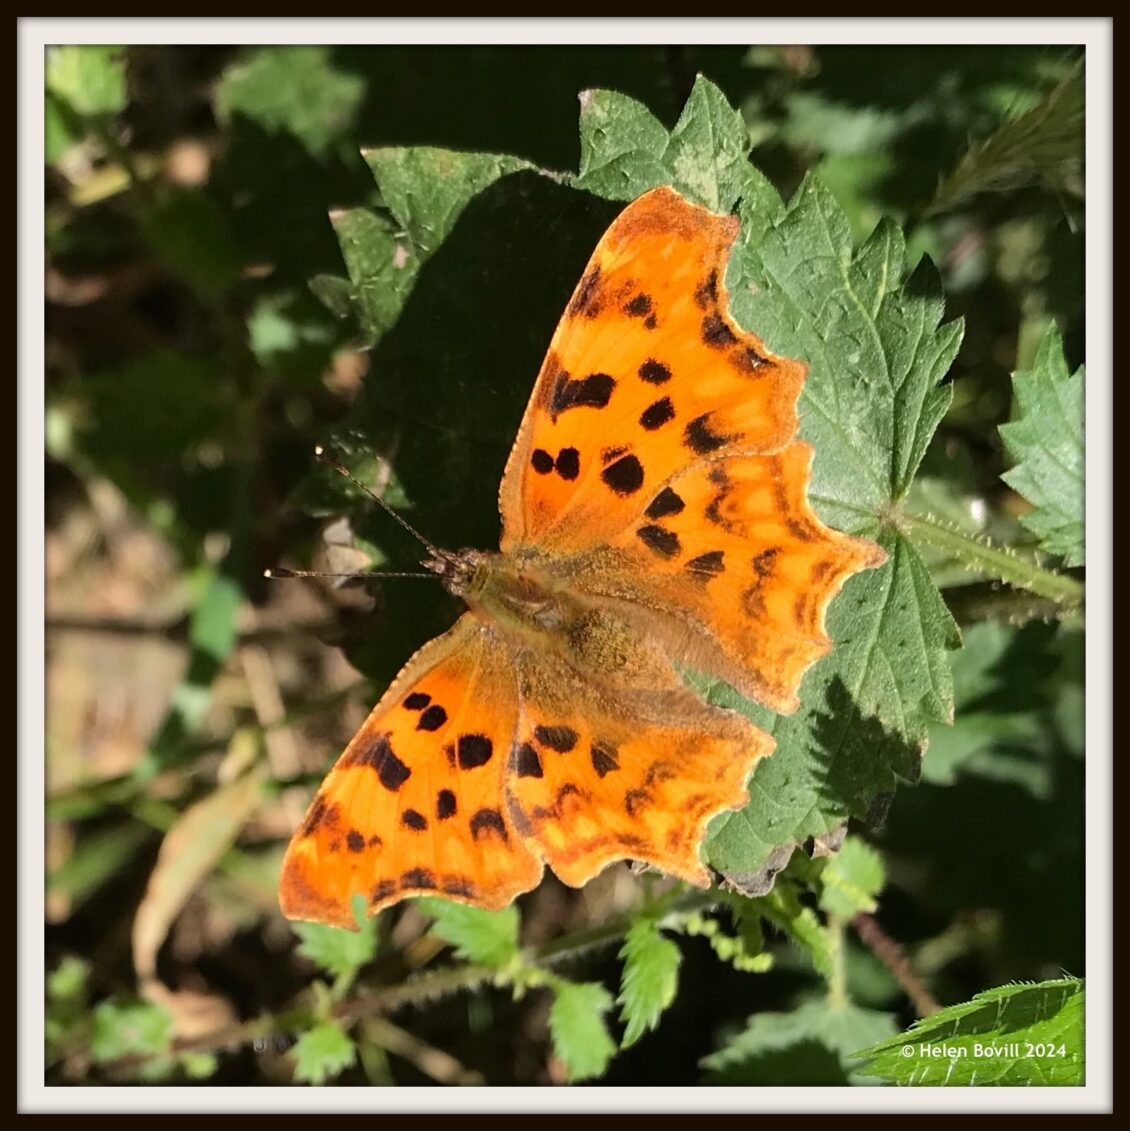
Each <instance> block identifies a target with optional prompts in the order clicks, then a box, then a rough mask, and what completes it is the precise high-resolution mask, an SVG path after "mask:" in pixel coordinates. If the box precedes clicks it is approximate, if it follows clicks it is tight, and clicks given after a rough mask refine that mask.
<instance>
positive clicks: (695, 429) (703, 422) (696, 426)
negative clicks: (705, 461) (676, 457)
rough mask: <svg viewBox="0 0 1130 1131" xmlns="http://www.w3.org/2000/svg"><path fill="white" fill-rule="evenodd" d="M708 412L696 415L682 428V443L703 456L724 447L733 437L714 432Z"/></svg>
mask: <svg viewBox="0 0 1130 1131" xmlns="http://www.w3.org/2000/svg"><path fill="white" fill-rule="evenodd" d="M709 416H710V413H708V412H704V413H703V414H702V415H701V416H696V417H695V418H694V420H692V421H691V422H690V423H689V424H688V425H687V426H686V428H684V429H683V443H684V444H686V446H687V447H688V448H690V449H691V451H693V452H694V453H695V454H696V455H700V456H704V455H708V454H709V453H710V452H716V451H717V450H718V449H719V448H724V447H725V446H726V445H727V444H728V443H729V442H730V441H731V440H732V439H733V438H734V437H733V436H723V435H720V434H719V433H718V432H715V431H714V430H713V429H712V428H711V427H710V424H709V422H708V417H709Z"/></svg>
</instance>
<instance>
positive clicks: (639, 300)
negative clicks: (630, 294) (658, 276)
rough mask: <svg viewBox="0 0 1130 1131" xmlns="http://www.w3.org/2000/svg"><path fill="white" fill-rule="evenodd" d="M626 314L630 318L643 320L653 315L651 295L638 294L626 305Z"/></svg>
mask: <svg viewBox="0 0 1130 1131" xmlns="http://www.w3.org/2000/svg"><path fill="white" fill-rule="evenodd" d="M624 313H625V314H626V315H628V317H629V318H643V317H644V316H645V315H647V314H650V313H651V295H645V294H642V293H641V294H638V295H636V296H635V297H634V298H632V299H630V300H629V301H628V302H626V303H624Z"/></svg>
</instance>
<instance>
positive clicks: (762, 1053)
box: [702, 999, 895, 1085]
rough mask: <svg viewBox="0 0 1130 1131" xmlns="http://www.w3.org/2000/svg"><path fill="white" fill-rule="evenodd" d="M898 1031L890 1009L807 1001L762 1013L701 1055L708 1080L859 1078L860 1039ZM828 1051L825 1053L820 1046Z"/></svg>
mask: <svg viewBox="0 0 1130 1131" xmlns="http://www.w3.org/2000/svg"><path fill="white" fill-rule="evenodd" d="M894 1032H895V1024H894V1020H893V1018H892V1017H891V1015H890V1014H889V1013H878V1012H875V1011H874V1010H870V1009H861V1008H860V1007H859V1006H856V1005H851V1004H847V1005H843V1006H830V1005H829V1004H828V1003H827V1001H825V1000H823V999H821V1000H819V1001H810V1002H806V1003H804V1004H802V1005H800V1006H798V1007H797V1008H796V1009H794V1010H793V1011H792V1012H791V1013H757V1014H754V1015H753V1016H752V1017H751V1018H750V1019H749V1021H748V1022H747V1024H746V1028H745V1030H744V1031H743V1032H741V1033H740V1034H738V1036H737V1037H735V1038H734V1039H732V1040H731V1041H729V1042H728V1043H727V1044H726V1045H725V1046H724V1047H723V1048H721V1049H719V1050H718V1051H717V1052H715V1053H712V1054H711V1055H710V1056H708V1057H706V1058H705V1059H704V1060H703V1061H702V1067H703V1068H705V1069H707V1071H708V1075H707V1078H706V1082H707V1083H709V1084H777V1085H782V1084H828V1085H834V1084H848V1083H852V1084H858V1083H867V1082H868V1081H867V1079H866V1077H864V1076H862V1075H861V1074H860V1073H859V1072H858V1071H853V1069H852V1057H853V1056H854V1054H855V1050H856V1049H858V1048H859V1042H860V1041H861V1040H862V1041H877V1040H882V1039H883V1038H884V1037H887V1036H889V1035H891V1034H893V1033H894ZM821 1050H822V1051H823V1053H824V1055H820V1051H821Z"/></svg>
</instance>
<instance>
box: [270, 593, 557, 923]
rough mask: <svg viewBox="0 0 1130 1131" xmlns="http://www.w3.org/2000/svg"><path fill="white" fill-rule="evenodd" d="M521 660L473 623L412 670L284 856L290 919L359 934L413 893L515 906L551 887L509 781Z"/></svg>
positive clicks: (426, 653)
mask: <svg viewBox="0 0 1130 1131" xmlns="http://www.w3.org/2000/svg"><path fill="white" fill-rule="evenodd" d="M517 716H518V696H517V681H516V677H515V673H514V670H513V665H512V664H511V662H510V655H509V653H508V652H507V650H506V649H505V648H504V647H502V645H501V644H500V643H499V641H498V639H497V638H496V637H495V636H493V634H491V633H490V632H489V631H488V630H486V629H485V628H484V626H483V625H482V624H481V623H480V622H479V621H478V620H477V619H476V618H474V617H472V616H471V615H469V614H465V615H464V616H462V617H461V618H460V619H459V620H458V621H457V622H456V624H455V627H454V628H452V629H451V630H450V631H449V632H447V633H445V634H444V635H443V636H440V637H437V638H436V639H435V640H433V641H431V642H430V643H428V644H425V645H424V647H423V648H421V649H420V650H419V651H418V652H417V653H416V654H415V655H414V656H413V657H412V659H411V660H409V661H408V663H407V664H406V665H405V667H404V669H403V671H402V672H401V673H400V675H398V676H397V678H396V680H395V681H394V682H393V684H392V686H391V687H390V688H389V689H388V691H387V692H386V693H385V695H384V696H383V697H382V699H381V701H380V702H379V703H378V704H377V705H376V707H375V708H374V709H373V711H372V713H371V714H370V715H369V718H368V719H367V720H366V722H365V724H364V726H362V728H361V729H360V730H359V731H358V732H357V734H356V735H355V736H354V738H353V740H352V741H351V742H350V744H349V746H348V747H347V748H346V750H345V753H344V754H342V756H341V757H340V758H339V759H338V761H337V764H336V765H335V766H334V768H333V769H332V770H331V771H330V773H329V774H328V775H327V777H326V779H325V781H324V782H323V783H322V786H321V788H320V789H319V790H318V792H317V794H315V796H314V799H313V801H312V802H311V805H310V808H309V810H308V811H307V814H306V817H305V820H304V821H303V823H302V825H301V827H300V828H299V830H298V832H297V833H295V835H294V839H293V840H292V841H291V843H290V847H289V848H288V850H287V853H286V857H285V859H284V861H283V868H282V879H281V882H280V903H281V905H282V910H283V914H285V915H286V916H287V917H288V918H290V919H310V920H314V921H317V922H322V923H331V924H333V925H335V926H339V927H351V928H355V927H356V922H355V920H354V915H353V910H352V899H353V896H354V895H355V894H360V895H362V896H363V897H364V900H365V904H366V907H367V909H368V912H369V913H370V914H371V913H373V912H375V911H378V910H380V908H382V907H384V906H386V905H388V904H390V903H395V902H396V901H397V900H400V899H403V898H404V897H405V896H407V895H443V896H446V897H448V898H450V899H456V900H459V901H461V902H464V903H474V904H477V905H478V906H480V907H489V908H498V907H505V906H506V905H507V904H508V903H510V902H511V900H513V898H514V896H515V895H517V894H518V893H519V892H523V891H528V890H529V889H530V888H532V887H534V886H535V885H536V884H537V882H538V880H539V879H540V878H541V874H542V865H541V863H540V862H539V861H538V860H537V859H536V858H535V857H534V856H533V855H532V854H531V852H530V851H529V849H528V848H527V847H526V845H525V844H524V842H523V840H522V838H521V837H520V836H519V835H518V832H517V830H516V829H515V828H514V825H513V822H512V820H511V819H510V817H509V815H508V814H507V812H506V806H505V804H504V802H503V780H504V777H505V774H506V766H507V762H508V757H509V752H510V749H511V747H512V745H513V743H514V736H515V732H516V730H517V725H518V719H517Z"/></svg>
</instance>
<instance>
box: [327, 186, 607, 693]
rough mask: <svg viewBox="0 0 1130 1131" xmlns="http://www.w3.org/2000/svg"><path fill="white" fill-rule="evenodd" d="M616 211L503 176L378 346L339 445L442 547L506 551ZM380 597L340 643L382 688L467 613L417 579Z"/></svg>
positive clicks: (368, 531) (402, 538)
mask: <svg viewBox="0 0 1130 1131" xmlns="http://www.w3.org/2000/svg"><path fill="white" fill-rule="evenodd" d="M619 208H620V205H617V204H614V203H610V202H608V201H603V200H599V199H597V198H596V197H593V196H590V195H589V194H587V193H582V192H578V191H576V190H574V189H571V188H568V187H566V186H563V185H561V184H559V183H557V182H555V181H553V180H552V179H550V178H548V177H546V176H543V175H540V174H537V173H531V172H520V173H515V174H511V175H509V176H506V177H503V178H500V179H499V180H498V181H496V182H494V183H493V184H492V185H490V186H489V187H487V188H486V189H485V190H484V191H483V192H482V193H480V194H479V195H478V196H476V197H475V198H474V199H473V200H472V201H471V202H470V203H469V204H468V205H467V206H466V208H465V209H464V210H463V212H462V213H461V215H460V216H459V218H458V220H457V221H456V222H455V225H454V227H453V228H452V230H451V232H450V234H449V235H448V236H447V238H446V239H445V240H444V242H443V243H442V245H441V246H440V247H439V248H438V249H437V250H436V251H435V252H434V253H433V254H432V255H431V257H430V258H429V259H428V260H427V261H426V262H425V263H424V264H423V265H422V267H421V269H420V272H419V275H418V276H417V279H416V282H415V285H414V287H413V290H412V292H411V294H410V295H409V296H408V298H407V299H406V300H405V303H404V306H403V308H402V310H401V313H400V316H399V318H398V320H397V322H396V324H395V325H394V326H393V327H392V329H391V330H389V331H388V332H387V333H386V334H385V335H384V336H383V337H382V338H381V340H380V342H379V343H378V344H377V345H376V347H375V348H374V349H373V351H372V355H371V358H370V367H369V374H368V377H367V379H366V381H365V385H364V388H363V391H362V393H361V396H360V397H359V399H358V401H357V403H356V404H355V406H354V408H353V410H352V411H351V413H350V415H349V417H348V419H347V420H346V421H345V422H344V423H343V425H342V426H341V427H340V428H338V429H337V430H336V432H335V436H334V439H333V440H332V441H331V442H332V443H334V444H335V446H336V447H337V448H338V450H339V451H342V452H345V453H348V455H349V458H350V459H353V458H355V457H356V456H358V455H364V454H370V455H375V456H379V457H381V458H382V459H383V460H385V461H387V464H388V467H389V469H390V471H391V473H392V475H393V477H394V478H395V484H396V487H397V488H398V489H399V492H400V493H402V496H403V498H404V499H406V501H407V506H406V507H403V508H401V509H403V510H404V512H405V516H406V517H407V518H408V520H409V521H410V522H412V523H413V524H414V525H416V526H418V527H419V529H420V530H421V532H422V533H423V534H425V535H426V536H427V537H428V538H430V539H431V540H432V541H434V542H435V543H436V544H437V545H440V546H444V547H446V548H450V549H459V548H462V547H465V546H473V547H477V548H480V549H493V548H495V547H497V545H498V538H499V522H498V503H497V499H498V487H499V482H500V480H501V477H502V471H503V468H504V466H505V463H506V458H507V455H508V454H509V451H510V448H511V446H512V444H513V442H514V438H515V436H516V435H517V431H518V426H519V424H520V422H521V419H522V414H523V410H524V408H525V405H526V402H527V400H528V399H529V396H530V392H531V390H532V388H533V383H534V378H535V377H536V375H537V373H538V370H539V368H540V366H541V362H542V359H543V357H544V355H545V351H546V348H547V347H548V344H549V340H550V338H551V337H552V335H553V331H554V328H555V326H556V324H557V321H558V319H559V317H560V316H561V314H562V313H563V311H564V309H565V305H566V302H567V301H568V299H569V296H570V295H571V294H572V291H573V288H574V287H575V285H576V283H577V281H578V279H579V278H580V277H581V274H582V271H583V269H584V266H585V263H586V262H587V261H588V257H589V256H590V255H591V253H592V250H593V248H594V247H595V246H596V243H597V241H598V239H599V238H600V236H601V234H602V233H603V232H604V230H605V228H607V226H608V224H609V223H610V222H611V220H612V218H613V217H614V216H615V214H616V213H617V212H618V211H619ZM341 497H342V498H343V501H344V499H345V498H348V497H349V496H348V495H347V494H344V493H343V495H342V496H341ZM342 509H343V510H346V509H348V508H347V507H345V506H344V505H343V508H342ZM355 525H356V528H357V529H358V531H359V533H361V534H362V535H363V536H364V537H365V538H367V539H369V540H370V541H372V542H373V543H374V544H376V545H378V546H379V547H380V548H381V549H382V550H383V551H385V552H386V553H387V555H388V560H389V563H390V565H389V568H411V566H412V564H413V563H414V562H416V561H418V560H419V547H418V546H417V545H415V543H413V542H412V541H411V540H410V539H409V537H408V536H407V535H406V534H404V533H403V532H402V531H400V530H399V529H397V528H396V527H395V526H394V524H393V523H392V521H391V519H389V518H388V516H386V515H383V514H380V513H379V512H377V513H373V511H372V510H370V511H369V512H368V513H366V514H365V515H364V516H361V517H358V518H357V520H356V523H355ZM393 585H398V586H399V587H398V588H396V589H393V588H391V586H393ZM377 597H378V605H377V609H376V610H375V612H374V615H373V617H371V618H367V623H366V624H365V625H363V626H357V631H356V632H355V633H354V637H355V639H354V641H353V643H352V646H351V643H350V641H348V640H347V641H345V642H344V644H345V647H346V650H347V652H349V653H350V658H351V660H352V661H353V662H354V663H355V664H357V666H358V667H360V668H361V669H362V670H363V671H365V672H366V673H368V674H370V675H371V676H372V677H373V678H374V679H382V678H388V677H391V676H392V675H393V674H395V672H396V670H397V669H398V668H399V666H400V665H401V664H402V663H403V662H404V661H405V660H406V659H407V658H408V656H409V654H410V653H411V652H412V650H413V649H414V648H415V647H418V646H419V645H420V644H422V643H424V642H425V641H426V640H427V639H429V638H430V637H432V636H435V635H437V634H438V633H440V632H442V631H444V630H446V629H447V628H448V627H450V625H451V624H452V623H453V621H454V620H455V617H456V615H457V614H458V612H459V611H460V606H459V603H458V602H456V601H455V600H454V599H452V598H450V597H448V595H447V594H446V593H445V592H444V591H443V590H441V589H440V587H439V586H438V585H429V584H427V583H422V582H417V581H410V582H400V583H398V582H387V583H384V584H383V588H382V590H381V591H380V592H378V593H377ZM362 636H363V637H364V638H365V639H364V641H363V642H362V640H361V637H362Z"/></svg>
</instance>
